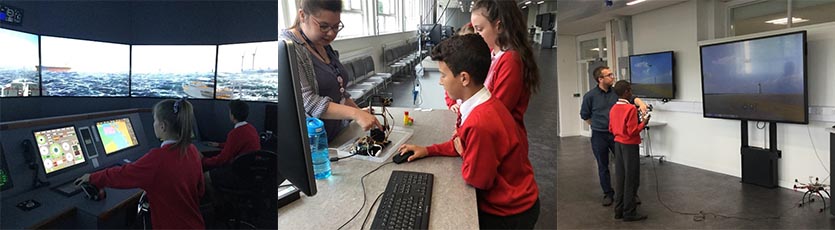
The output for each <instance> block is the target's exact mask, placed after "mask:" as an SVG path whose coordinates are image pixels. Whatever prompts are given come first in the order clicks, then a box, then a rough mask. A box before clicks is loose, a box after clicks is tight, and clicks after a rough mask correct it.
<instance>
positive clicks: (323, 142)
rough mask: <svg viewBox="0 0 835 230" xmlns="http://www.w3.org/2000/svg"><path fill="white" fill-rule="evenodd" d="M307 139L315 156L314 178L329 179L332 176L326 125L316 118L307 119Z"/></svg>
mask: <svg viewBox="0 0 835 230" xmlns="http://www.w3.org/2000/svg"><path fill="white" fill-rule="evenodd" d="M307 137H308V138H309V139H310V153H311V154H312V155H313V156H312V158H313V176H314V177H316V179H317V180H318V179H327V178H328V177H330V176H331V161H330V158H329V157H328V134H327V133H325V123H324V122H322V120H319V119H318V118H315V117H308V118H307Z"/></svg>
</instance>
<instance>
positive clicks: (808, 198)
mask: <svg viewBox="0 0 835 230" xmlns="http://www.w3.org/2000/svg"><path fill="white" fill-rule="evenodd" d="M794 183H795V185H794V190H795V191H797V190H798V189H806V193H803V198H801V199H800V204H798V206H799V207H803V205H804V204H807V203H812V202H815V198H814V197H813V196H814V195H817V196H819V197H821V199H823V201H824V202H821V203H823V208H821V209H820V210H818V211H819V212H823V210H825V209H826V198H830V199H831V196H829V192H827V191H826V187H829V185H827V184H822V183H820V181H819V180H818V178H817V177H815V182H814V183H813V182H812V177H809V183H800V182H799V181H798V180H797V179H794ZM821 192H823V193H821ZM824 193H825V194H826V197H824V196H823V194H824Z"/></svg>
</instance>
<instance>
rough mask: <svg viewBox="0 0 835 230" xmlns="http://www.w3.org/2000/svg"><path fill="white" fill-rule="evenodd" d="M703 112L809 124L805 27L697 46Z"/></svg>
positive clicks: (713, 115)
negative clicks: (769, 34)
mask: <svg viewBox="0 0 835 230" xmlns="http://www.w3.org/2000/svg"><path fill="white" fill-rule="evenodd" d="M701 56H702V57H701V59H702V60H701V61H702V86H703V87H702V95H703V97H702V99H703V106H704V116H705V117H710V118H725V119H738V120H754V121H773V122H785V123H802V124H806V123H808V122H809V119H808V118H809V113H808V98H807V94H806V31H801V32H794V33H789V34H780V35H774V36H768V37H760V38H753V39H748V40H742V41H734V42H728V43H720V44H712V45H706V46H702V47H701Z"/></svg>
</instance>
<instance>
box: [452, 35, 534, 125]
mask: <svg viewBox="0 0 835 230" xmlns="http://www.w3.org/2000/svg"><path fill="white" fill-rule="evenodd" d="M490 71H491V72H493V79H492V82H491V83H490V85H487V90H489V91H490V94H491V95H493V97H495V98H497V99H499V101H501V102H502V104H504V106H505V108H507V110H509V111H510V114H511V115H512V117H513V120H514V121H516V124H519V127H520V128H522V130H526V128H525V111H527V110H528V103H529V102H530V99H531V92H530V91H528V89H527V88H525V82H524V80H523V78H524V76H525V64H524V63H522V58H521V57H520V56H519V53H517V52H516V51H515V50H507V51H505V53H504V54H503V55H502V56H501V57H500V58H499V60H497V61H496V62H495V63H493V64H492V65H491V66H490ZM444 99H445V100H446V103H447V107H449V106H452V105H454V104H455V103H456V102H455V100H452V98H450V97H449V95H448V94H446V95H445V96H444Z"/></svg>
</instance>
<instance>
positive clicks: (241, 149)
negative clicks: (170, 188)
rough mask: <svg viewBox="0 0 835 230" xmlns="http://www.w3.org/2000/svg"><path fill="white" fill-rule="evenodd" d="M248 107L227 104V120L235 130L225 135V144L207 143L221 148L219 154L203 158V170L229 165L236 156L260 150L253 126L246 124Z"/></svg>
mask: <svg viewBox="0 0 835 230" xmlns="http://www.w3.org/2000/svg"><path fill="white" fill-rule="evenodd" d="M247 117H249V105H247V104H246V103H244V102H242V101H239V100H234V101H230V102H229V120H230V121H231V122H232V123H233V124H235V128H234V129H232V131H229V134H227V135H226V142H225V143H217V142H208V143H207V145H209V146H212V147H219V148H221V151H220V154H218V155H217V156H213V157H206V158H203V167H204V168H207V169H208V168H213V167H218V166H222V165H225V164H228V163H230V162H231V161H232V160H234V159H235V157H237V156H238V155H241V154H244V153H248V152H252V151H256V150H260V149H261V140H260V138H259V137H258V131H257V130H255V126H252V125H251V124H249V123H247V122H246V119H247Z"/></svg>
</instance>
